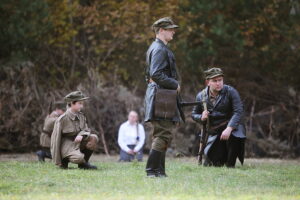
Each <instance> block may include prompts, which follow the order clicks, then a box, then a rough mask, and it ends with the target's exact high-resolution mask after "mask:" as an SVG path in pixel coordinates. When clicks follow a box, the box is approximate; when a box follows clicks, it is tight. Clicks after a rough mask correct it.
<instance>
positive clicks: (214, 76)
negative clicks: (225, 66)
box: [206, 74, 224, 79]
mask: <svg viewBox="0 0 300 200" xmlns="http://www.w3.org/2000/svg"><path fill="white" fill-rule="evenodd" d="M218 76H224V74H216V75H213V76H210V77H207V78H206V79H212V78H216V77H218Z"/></svg>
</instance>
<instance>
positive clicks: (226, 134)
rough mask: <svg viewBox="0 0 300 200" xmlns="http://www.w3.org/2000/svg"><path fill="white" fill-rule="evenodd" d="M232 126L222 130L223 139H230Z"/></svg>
mask: <svg viewBox="0 0 300 200" xmlns="http://www.w3.org/2000/svg"><path fill="white" fill-rule="evenodd" d="M232 130H233V129H232V128H231V127H227V128H226V129H225V130H224V131H223V132H222V135H221V137H220V139H221V140H228V139H229V137H230V135H231V132H232Z"/></svg>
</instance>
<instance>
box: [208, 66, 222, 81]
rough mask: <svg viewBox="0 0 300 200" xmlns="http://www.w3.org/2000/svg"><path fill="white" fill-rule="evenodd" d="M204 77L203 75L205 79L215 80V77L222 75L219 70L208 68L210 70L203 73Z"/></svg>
mask: <svg viewBox="0 0 300 200" xmlns="http://www.w3.org/2000/svg"><path fill="white" fill-rule="evenodd" d="M204 75H205V78H206V79H211V78H215V77H217V76H224V73H223V71H222V69H221V68H216V67H213V68H210V69H208V70H206V71H204Z"/></svg>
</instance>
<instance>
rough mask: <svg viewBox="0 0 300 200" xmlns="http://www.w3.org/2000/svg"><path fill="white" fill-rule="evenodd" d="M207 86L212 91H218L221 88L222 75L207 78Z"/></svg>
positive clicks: (222, 84)
mask: <svg viewBox="0 0 300 200" xmlns="http://www.w3.org/2000/svg"><path fill="white" fill-rule="evenodd" d="M208 86H209V87H210V89H211V90H212V91H215V92H220V91H221V90H222V89H223V86H224V81H223V76H217V77H215V78H211V79H209V80H208Z"/></svg>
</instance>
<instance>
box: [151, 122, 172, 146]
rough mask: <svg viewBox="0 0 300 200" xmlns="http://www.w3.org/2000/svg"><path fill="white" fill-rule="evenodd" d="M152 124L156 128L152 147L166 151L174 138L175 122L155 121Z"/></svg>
mask: <svg viewBox="0 0 300 200" xmlns="http://www.w3.org/2000/svg"><path fill="white" fill-rule="evenodd" d="M152 125H153V127H154V128H153V135H152V146H151V148H152V149H154V150H156V151H159V152H166V151H167V148H168V147H169V145H170V144H171V141H172V138H173V135H172V130H173V128H174V122H172V121H153V122H152Z"/></svg>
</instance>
